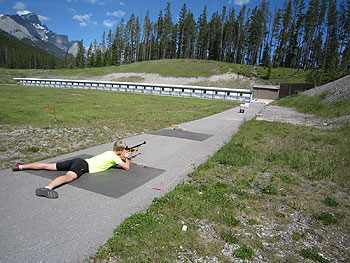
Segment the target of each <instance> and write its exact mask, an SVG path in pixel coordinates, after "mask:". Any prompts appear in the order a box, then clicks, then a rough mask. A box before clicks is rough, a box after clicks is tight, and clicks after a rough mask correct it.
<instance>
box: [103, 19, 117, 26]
mask: <svg viewBox="0 0 350 263" xmlns="http://www.w3.org/2000/svg"><path fill="white" fill-rule="evenodd" d="M115 23H117V21H112V20H109V19H106V20H103V25H104V26H105V27H113V26H114V25H115Z"/></svg>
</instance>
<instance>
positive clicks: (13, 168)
mask: <svg viewBox="0 0 350 263" xmlns="http://www.w3.org/2000/svg"><path fill="white" fill-rule="evenodd" d="M20 165H22V164H21V163H16V164H13V165H12V172H17V171H22V170H20V169H19V166H20Z"/></svg>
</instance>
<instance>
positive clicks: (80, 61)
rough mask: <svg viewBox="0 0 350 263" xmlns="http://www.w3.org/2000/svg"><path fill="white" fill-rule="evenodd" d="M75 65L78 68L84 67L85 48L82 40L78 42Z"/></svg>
mask: <svg viewBox="0 0 350 263" xmlns="http://www.w3.org/2000/svg"><path fill="white" fill-rule="evenodd" d="M75 66H76V67H78V68H84V67H85V49H84V46H83V40H80V41H79V42H78V53H77V55H76V58H75Z"/></svg>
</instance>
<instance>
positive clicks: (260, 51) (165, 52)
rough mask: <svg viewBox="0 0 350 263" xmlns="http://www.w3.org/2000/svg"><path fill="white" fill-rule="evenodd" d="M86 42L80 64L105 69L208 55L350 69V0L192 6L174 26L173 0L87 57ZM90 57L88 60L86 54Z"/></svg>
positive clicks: (125, 25) (124, 26)
mask: <svg viewBox="0 0 350 263" xmlns="http://www.w3.org/2000/svg"><path fill="white" fill-rule="evenodd" d="M82 44H83V43H82V41H81V42H80V48H79V52H78V55H77V57H76V66H78V67H84V66H88V67H100V66H109V65H121V64H129V63H133V62H137V61H146V60H157V59H173V58H178V59H181V58H184V59H209V60H217V61H225V62H230V63H239V64H249V65H263V66H266V67H288V68H297V69H303V70H306V69H316V68H319V69H323V70H326V71H328V72H339V71H343V72H349V70H350V0H344V1H342V2H341V3H340V5H339V7H338V6H337V1H336V0H310V1H309V3H308V6H307V4H306V3H305V1H304V0H289V1H286V2H284V3H283V7H282V8H278V9H275V10H274V12H273V13H272V12H271V11H270V6H269V2H268V1H266V0H262V2H261V3H260V5H259V6H256V7H255V8H253V9H247V7H246V6H245V5H244V6H243V7H242V8H241V9H240V10H239V12H238V13H237V11H236V10H235V9H234V8H233V7H232V8H229V9H227V8H226V6H224V7H223V9H222V11H221V12H215V13H213V14H212V16H211V18H210V19H209V17H208V12H207V8H206V6H204V9H203V12H202V14H200V16H199V17H198V19H197V21H196V20H195V18H194V14H193V13H192V12H191V10H189V9H188V8H187V6H186V4H184V5H183V7H182V9H181V11H180V13H179V16H178V22H177V23H174V21H173V15H172V13H171V8H170V3H167V5H166V7H165V9H164V10H160V12H159V16H158V20H157V21H151V19H150V16H149V11H147V13H146V16H145V17H144V18H142V19H141V18H140V17H138V16H135V14H131V16H130V18H129V20H127V21H126V20H122V21H121V22H120V23H119V24H118V25H117V26H116V28H115V30H114V31H113V32H112V30H110V31H109V32H108V34H107V35H106V33H105V32H103V35H102V41H101V42H100V43H98V42H97V41H96V40H95V41H94V43H91V44H90V46H89V48H88V50H87V52H86V54H85V51H84V48H83V45H82ZM84 56H85V57H86V58H87V60H85V59H84Z"/></svg>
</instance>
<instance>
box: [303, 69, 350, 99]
mask: <svg viewBox="0 0 350 263" xmlns="http://www.w3.org/2000/svg"><path fill="white" fill-rule="evenodd" d="M324 92H327V93H328V94H327V96H326V98H325V99H324V101H327V102H336V101H339V100H342V99H347V98H350V75H347V76H345V77H342V78H340V79H338V80H335V81H332V82H329V83H327V84H325V85H322V86H318V87H315V88H313V89H310V90H307V91H305V94H307V95H309V96H316V95H319V94H322V93H324Z"/></svg>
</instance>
